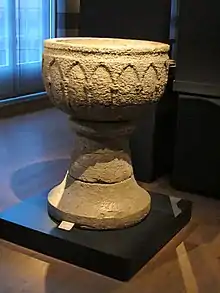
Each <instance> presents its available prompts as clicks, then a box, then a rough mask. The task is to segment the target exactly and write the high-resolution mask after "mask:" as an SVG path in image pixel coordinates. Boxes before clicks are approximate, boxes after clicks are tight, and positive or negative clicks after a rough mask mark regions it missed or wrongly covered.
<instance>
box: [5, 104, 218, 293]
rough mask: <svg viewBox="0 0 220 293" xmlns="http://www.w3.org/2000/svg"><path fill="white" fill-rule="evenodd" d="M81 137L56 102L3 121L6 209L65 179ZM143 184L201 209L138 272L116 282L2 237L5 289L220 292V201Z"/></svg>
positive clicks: (29, 292) (163, 184) (162, 184)
mask: <svg viewBox="0 0 220 293" xmlns="http://www.w3.org/2000/svg"><path fill="white" fill-rule="evenodd" d="M73 142H74V136H73V134H72V133H71V130H70V128H69V125H68V119H67V116H65V115H64V114H62V113H61V112H59V111H57V110H55V109H47V110H44V111H41V112H37V113H34V114H27V115H23V116H17V117H15V118H10V119H5V120H0V210H4V209H6V208H7V207H10V206H12V205H13V204H16V203H18V202H20V201H22V200H24V199H25V198H27V197H29V196H32V195H34V194H38V193H39V192H41V191H43V190H48V189H49V188H51V187H52V186H54V185H55V184H57V183H58V182H59V181H60V180H61V179H62V177H63V176H64V174H65V170H66V168H67V166H68V162H69V155H70V151H71V147H72V145H73ZM219 184H220V182H219ZM142 186H143V187H144V188H146V189H149V190H153V191H156V192H161V193H163V194H169V195H173V196H179V197H183V198H187V199H190V200H192V201H193V202H194V208H193V217H192V221H191V223H190V224H189V225H188V226H187V227H186V228H185V229H184V230H183V231H182V232H181V233H180V234H179V235H178V236H177V237H176V238H175V239H173V240H172V241H171V242H170V243H169V244H168V245H167V246H166V247H165V248H164V249H162V250H161V251H160V253H159V254H157V255H156V257H154V258H153V259H152V260H151V261H150V262H149V263H148V264H147V265H146V266H145V267H144V268H143V269H142V270H141V271H140V272H139V273H138V274H137V275H136V276H135V277H134V278H133V279H131V280H130V281H129V282H127V283H122V282H119V281H115V280H113V279H110V278H107V277H103V276H100V275H98V274H95V273H92V272H89V271H86V270H83V269H80V268H78V267H75V266H71V265H69V264H66V263H63V262H60V261H58V260H55V259H52V258H49V257H46V256H43V255H41V254H38V253H35V252H33V251H30V250H26V249H23V248H21V247H18V246H16V245H12V244H9V243H7V242H5V241H2V240H0V293H21V292H22V293H58V292H59V293H61V292H62V293H87V292H88V293H136V292H137V293H160V292H163V293H197V292H199V293H220V201H217V200H214V199H207V198H205V197H201V196H197V195H192V194H186V193H182V192H178V191H175V190H173V189H172V188H171V187H170V186H169V184H168V179H167V178H162V179H160V180H158V181H156V182H154V183H152V184H142ZM39 220H40V219H39ZM155 233H157V231H155Z"/></svg>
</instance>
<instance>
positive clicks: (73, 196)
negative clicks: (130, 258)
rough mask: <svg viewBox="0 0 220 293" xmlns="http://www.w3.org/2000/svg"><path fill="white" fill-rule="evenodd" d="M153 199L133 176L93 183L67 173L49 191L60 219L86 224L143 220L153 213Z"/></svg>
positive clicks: (104, 226)
mask: <svg viewBox="0 0 220 293" xmlns="http://www.w3.org/2000/svg"><path fill="white" fill-rule="evenodd" d="M64 198H65V199H64ZM150 202H151V200H150V195H149V194H148V193H147V192H146V191H145V190H144V189H143V188H141V187H140V186H139V185H138V184H137V183H136V181H135V179H134V178H133V177H131V178H129V179H127V180H124V181H122V182H119V183H115V184H94V183H92V184H91V183H84V182H81V181H78V180H75V179H73V178H71V176H69V175H67V176H66V177H65V179H64V181H63V182H62V183H61V186H58V187H56V188H55V189H53V190H52V191H51V192H50V193H49V197H48V210H49V213H50V214H51V215H52V217H54V218H55V219H56V220H59V221H62V220H65V221H69V222H73V223H76V225H79V226H80V227H82V228H90V229H94V228H95V229H121V228H125V227H127V226H131V225H134V224H136V223H138V222H140V221H141V220H142V219H143V218H144V217H145V216H146V215H147V214H148V213H149V211H150Z"/></svg>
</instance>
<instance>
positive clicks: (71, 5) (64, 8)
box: [56, 0, 80, 37]
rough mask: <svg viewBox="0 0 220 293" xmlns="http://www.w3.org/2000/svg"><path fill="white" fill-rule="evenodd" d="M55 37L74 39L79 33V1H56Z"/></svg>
mask: <svg viewBox="0 0 220 293" xmlns="http://www.w3.org/2000/svg"><path fill="white" fill-rule="evenodd" d="M56 12H57V13H56V14H57V18H56V22H57V23H56V27H57V37H75V36H78V33H79V13H80V0H56Z"/></svg>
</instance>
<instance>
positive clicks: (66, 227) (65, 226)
mask: <svg viewBox="0 0 220 293" xmlns="http://www.w3.org/2000/svg"><path fill="white" fill-rule="evenodd" d="M74 226H75V223H71V222H66V221H62V222H61V223H60V225H59V226H58V228H59V229H62V230H66V231H70V230H71V229H72V228H73V227H74Z"/></svg>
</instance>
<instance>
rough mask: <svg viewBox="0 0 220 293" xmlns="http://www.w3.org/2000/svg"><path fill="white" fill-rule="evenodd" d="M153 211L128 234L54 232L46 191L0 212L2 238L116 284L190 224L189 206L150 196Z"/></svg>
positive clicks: (56, 224)
mask: <svg viewBox="0 0 220 293" xmlns="http://www.w3.org/2000/svg"><path fill="white" fill-rule="evenodd" d="M150 195H151V198H152V207H151V211H150V213H149V215H148V217H147V218H145V219H144V220H143V221H142V222H141V223H139V224H137V225H135V226H133V227H130V228H126V229H121V230H109V231H95V230H85V229H78V228H76V227H73V228H72V230H70V231H65V230H62V229H60V228H58V226H59V223H55V222H54V221H53V220H52V219H51V218H50V217H49V216H48V212H47V192H45V193H43V194H40V195H37V196H33V197H31V198H29V199H26V200H25V201H23V202H21V203H19V204H17V205H15V206H13V207H12V208H10V209H8V210H6V211H4V212H2V213H0V238H2V239H5V240H7V241H10V242H13V243H15V244H18V245H21V246H23V247H26V248H29V249H32V250H35V251H37V252H40V253H43V254H45V255H49V256H52V257H55V258H58V259H60V260H63V261H66V262H69V263H71V264H75V265H77V266H80V267H83V268H86V269H89V270H92V271H94V272H98V273H100V274H104V275H107V276H109V277H112V278H116V279H119V280H124V281H125V280H128V279H130V278H131V277H132V276H133V275H134V274H135V273H137V272H138V270H139V269H141V267H143V266H144V265H145V264H146V263H147V262H148V261H149V260H150V259H151V258H152V257H153V256H154V255H155V254H156V253H157V252H158V251H159V250H160V249H161V248H162V247H163V246H164V245H165V244H166V243H167V242H169V241H170V240H171V239H172V238H173V237H174V236H175V235H176V234H177V233H178V232H179V231H180V230H181V229H182V228H183V227H184V226H185V225H186V224H187V223H188V222H189V220H190V217H191V203H190V202H188V201H185V200H181V199H178V198H170V197H168V196H164V195H161V194H156V193H150Z"/></svg>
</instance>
